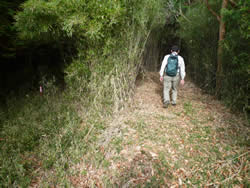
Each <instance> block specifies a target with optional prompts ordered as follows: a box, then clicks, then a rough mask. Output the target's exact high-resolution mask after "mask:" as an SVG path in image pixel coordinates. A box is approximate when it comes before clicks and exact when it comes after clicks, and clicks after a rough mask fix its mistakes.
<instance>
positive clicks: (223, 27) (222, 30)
mask: <svg viewBox="0 0 250 188" xmlns="http://www.w3.org/2000/svg"><path fill="white" fill-rule="evenodd" d="M227 5H228V0H223V1H222V6H221V13H220V30H219V43H218V52H217V71H216V91H215V92H216V96H218V97H219V96H220V93H221V86H222V79H223V66H222V63H223V60H222V55H223V47H222V42H223V40H224V39H225V35H226V25H225V22H224V19H223V14H222V10H223V9H225V8H227Z"/></svg>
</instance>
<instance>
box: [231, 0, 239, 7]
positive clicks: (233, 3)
mask: <svg viewBox="0 0 250 188" xmlns="http://www.w3.org/2000/svg"><path fill="white" fill-rule="evenodd" d="M229 2H230V3H231V5H232V6H233V7H236V6H237V3H235V2H234V1H233V0H229Z"/></svg>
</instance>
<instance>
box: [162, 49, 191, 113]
mask: <svg viewBox="0 0 250 188" xmlns="http://www.w3.org/2000/svg"><path fill="white" fill-rule="evenodd" d="M179 52H180V49H179V47H178V46H173V47H172V48H171V54H168V55H166V56H165V57H164V59H163V61H162V65H161V70H160V81H161V82H162V81H163V107H164V108H167V107H168V106H169V104H170V89H171V88H172V102H171V104H172V105H173V106H175V105H176V99H177V88H178V85H179V82H180V84H181V85H184V83H185V82H184V78H185V75H186V72H185V63H184V59H183V58H182V57H181V56H179V55H178V54H179ZM180 80H181V81H180Z"/></svg>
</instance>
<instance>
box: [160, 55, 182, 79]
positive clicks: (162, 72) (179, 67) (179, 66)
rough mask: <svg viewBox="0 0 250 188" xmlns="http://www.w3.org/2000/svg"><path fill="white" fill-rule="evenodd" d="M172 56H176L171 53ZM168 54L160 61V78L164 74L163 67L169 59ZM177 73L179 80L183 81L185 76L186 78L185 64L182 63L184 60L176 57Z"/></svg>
mask: <svg viewBox="0 0 250 188" xmlns="http://www.w3.org/2000/svg"><path fill="white" fill-rule="evenodd" d="M172 54H174V55H176V53H172ZM169 56H170V54H168V55H166V56H165V57H164V59H163V61H162V64H161V70H160V72H159V73H160V76H161V77H162V76H163V75H164V73H165V71H164V70H165V67H166V66H167V64H168V58H169ZM177 71H178V73H180V76H181V79H182V80H184V78H185V76H186V72H185V63H184V59H183V58H182V57H181V56H179V55H178V70H177Z"/></svg>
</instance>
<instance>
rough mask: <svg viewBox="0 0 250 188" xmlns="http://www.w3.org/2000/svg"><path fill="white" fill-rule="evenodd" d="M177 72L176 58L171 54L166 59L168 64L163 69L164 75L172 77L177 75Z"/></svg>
mask: <svg viewBox="0 0 250 188" xmlns="http://www.w3.org/2000/svg"><path fill="white" fill-rule="evenodd" d="M177 71H178V56H177V55H172V54H171V55H170V56H169V57H168V64H167V66H166V68H165V73H166V75H168V76H171V77H174V76H176V75H177Z"/></svg>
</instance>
